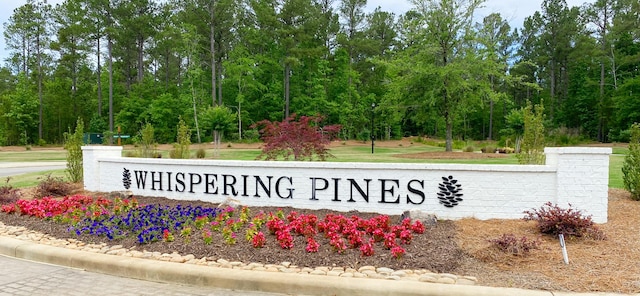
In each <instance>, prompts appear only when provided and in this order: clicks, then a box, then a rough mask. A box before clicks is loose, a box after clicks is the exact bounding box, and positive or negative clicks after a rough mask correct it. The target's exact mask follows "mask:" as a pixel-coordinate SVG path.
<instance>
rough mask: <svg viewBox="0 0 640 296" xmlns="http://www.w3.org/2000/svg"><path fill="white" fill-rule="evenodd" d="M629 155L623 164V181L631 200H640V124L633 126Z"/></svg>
mask: <svg viewBox="0 0 640 296" xmlns="http://www.w3.org/2000/svg"><path fill="white" fill-rule="evenodd" d="M630 137H631V139H630V140H629V154H627V155H626V156H625V157H624V163H622V175H623V176H622V181H623V182H624V188H625V189H627V190H628V191H629V192H631V198H632V199H634V200H640V124H639V123H634V124H633V125H632V126H631V130H630Z"/></svg>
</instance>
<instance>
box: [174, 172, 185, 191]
mask: <svg viewBox="0 0 640 296" xmlns="http://www.w3.org/2000/svg"><path fill="white" fill-rule="evenodd" d="M176 183H178V184H176V191H178V192H184V190H185V189H186V188H187V187H186V186H185V185H184V173H177V174H176ZM178 185H180V187H178Z"/></svg>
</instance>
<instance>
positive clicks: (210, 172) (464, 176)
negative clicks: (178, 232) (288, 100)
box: [83, 146, 611, 223]
mask: <svg viewBox="0 0 640 296" xmlns="http://www.w3.org/2000/svg"><path fill="white" fill-rule="evenodd" d="M83 153H84V170H85V171H84V174H85V175H84V177H85V184H84V185H85V188H86V189H87V190H93V191H104V192H109V191H121V190H126V188H125V187H124V184H123V173H124V172H125V169H126V170H128V171H129V172H130V174H131V177H130V180H131V183H132V184H131V187H130V188H129V190H131V191H132V192H133V193H134V194H135V195H146V196H164V197H168V198H173V199H178V200H194V199H199V200H206V201H211V202H215V203H218V202H222V201H224V200H225V199H226V198H228V197H232V198H234V199H237V200H240V201H241V202H242V203H243V204H246V205H249V206H265V205H269V206H283V207H284V206H291V207H297V208H310V209H320V208H329V209H333V210H336V211H345V212H346V211H350V210H358V211H363V212H377V213H384V214H400V213H402V212H403V211H405V210H409V209H412V208H418V209H420V210H423V211H427V212H430V213H434V214H436V215H437V216H438V217H440V218H442V219H459V218H465V217H475V218H478V219H492V218H503V219H518V218H522V217H523V213H522V212H523V211H525V210H530V209H532V208H539V207H540V206H542V205H543V204H544V203H545V202H547V201H550V202H553V203H557V204H558V205H560V206H561V207H565V208H566V207H567V206H568V204H569V203H570V204H571V205H572V206H573V207H574V208H578V209H580V210H583V211H584V212H585V214H589V215H592V216H593V220H594V221H595V222H597V223H604V222H606V221H607V190H608V188H607V184H608V172H609V154H611V149H610V148H546V149H545V153H546V154H547V164H546V165H537V166H534V165H531V166H521V165H463V164H398V163H335V162H291V161H282V162H271V161H221V160H176V159H142V158H123V157H121V154H122V148H121V147H109V146H85V147H83ZM144 172H146V179H145V180H146V182H145V184H144V187H143V186H142V183H141V181H142V179H143V178H141V177H142V176H143V175H144V174H145V173H144ZM269 176H271V183H270V184H271V187H270V197H269V196H267V192H266V191H268V190H269V186H268V185H269V182H268V177H269ZM448 176H453V179H455V180H457V184H460V185H461V187H460V188H461V189H462V191H461V193H462V194H463V196H462V199H463V200H462V201H460V202H459V204H458V205H457V206H454V207H450V208H448V207H445V206H444V205H442V204H441V203H440V202H439V200H438V198H437V194H438V193H439V192H440V189H439V184H440V183H442V182H443V180H442V177H448ZM152 179H153V180H152ZM258 179H259V180H258ZM349 179H352V180H353V182H354V183H355V184H357V185H358V186H359V187H360V189H361V190H362V191H363V192H364V193H365V196H366V197H368V201H366V200H365V197H363V196H362V194H360V193H359V191H358V189H357V187H356V186H352V185H351V182H352V181H349ZM234 180H235V182H234ZM278 180H280V181H279V182H278ZM314 180H315V191H314ZM324 180H326V182H325V181H324ZM366 180H370V181H369V183H368V187H367V181H366ZM154 181H155V182H154ZM245 181H246V182H245ZM259 181H262V182H263V183H264V184H265V187H267V190H265V189H263V187H262V185H260V182H259ZM183 183H184V185H183ZM191 183H193V184H191ZM207 183H208V185H207ZM225 184H226V186H225ZM245 184H246V185H245ZM336 184H337V188H336ZM216 189H217V192H215V191H216ZM225 189H226V192H225ZM289 189H293V191H292V194H290V190H289ZM232 190H235V192H232ZM191 191H192V192H191ZM314 192H315V199H313V197H314ZM367 193H368V194H367ZM256 195H257V196H256ZM336 196H337V197H336ZM352 196H353V197H352ZM423 197H424V198H423ZM396 201H397V202H396Z"/></svg>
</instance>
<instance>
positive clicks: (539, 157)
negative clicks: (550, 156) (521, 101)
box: [516, 101, 545, 164]
mask: <svg viewBox="0 0 640 296" xmlns="http://www.w3.org/2000/svg"><path fill="white" fill-rule="evenodd" d="M523 119H524V134H523V136H522V144H521V147H520V153H518V154H517V155H516V156H517V158H518V162H519V163H520V164H544V160H545V156H544V145H545V128H544V106H543V105H542V102H540V104H537V105H535V106H532V105H531V102H529V101H527V106H526V107H525V108H524V109H523Z"/></svg>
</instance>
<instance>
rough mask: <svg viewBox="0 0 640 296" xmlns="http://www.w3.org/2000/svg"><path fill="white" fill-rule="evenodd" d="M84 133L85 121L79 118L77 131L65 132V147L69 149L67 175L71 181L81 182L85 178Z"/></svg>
mask: <svg viewBox="0 0 640 296" xmlns="http://www.w3.org/2000/svg"><path fill="white" fill-rule="evenodd" d="M83 135H84V122H82V119H80V118H78V121H77V122H76V129H75V132H73V133H71V130H69V131H68V132H66V133H64V149H65V150H67V170H66V173H67V177H69V180H70V181H71V182H80V181H82V179H83V168H82V144H83V142H82V136H83Z"/></svg>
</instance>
